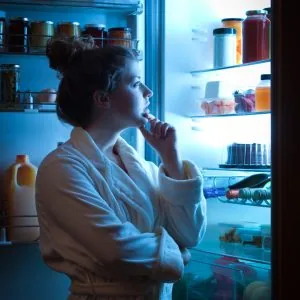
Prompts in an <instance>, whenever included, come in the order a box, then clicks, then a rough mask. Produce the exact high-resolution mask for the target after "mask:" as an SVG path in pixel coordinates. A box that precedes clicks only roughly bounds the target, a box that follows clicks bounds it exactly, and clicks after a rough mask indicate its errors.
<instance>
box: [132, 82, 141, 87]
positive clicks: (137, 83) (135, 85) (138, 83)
mask: <svg viewBox="0 0 300 300" xmlns="http://www.w3.org/2000/svg"><path fill="white" fill-rule="evenodd" d="M140 84H141V82H140V81H138V82H136V83H135V84H134V85H133V86H134V87H138V86H140Z"/></svg>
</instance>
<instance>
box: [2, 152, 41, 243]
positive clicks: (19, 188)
mask: <svg viewBox="0 0 300 300" xmlns="http://www.w3.org/2000/svg"><path fill="white" fill-rule="evenodd" d="M36 174H37V167H36V166H34V165H33V164H31V163H30V161H29V156H28V155H17V156H16V161H15V163H14V164H12V165H11V166H10V167H9V168H8V169H7V170H6V173H5V185H6V186H5V188H6V214H7V225H8V232H7V233H8V240H10V241H13V242H33V241H36V240H38V238H39V235H40V230H39V224H38V219H37V212H36V207H35V179H36Z"/></svg>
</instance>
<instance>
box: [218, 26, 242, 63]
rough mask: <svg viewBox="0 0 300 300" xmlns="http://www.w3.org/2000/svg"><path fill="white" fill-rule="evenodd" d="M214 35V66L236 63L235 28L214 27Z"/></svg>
mask: <svg viewBox="0 0 300 300" xmlns="http://www.w3.org/2000/svg"><path fill="white" fill-rule="evenodd" d="M213 35H214V68H222V67H228V66H233V65H235V64H236V29H235V28H216V29H214V31H213Z"/></svg>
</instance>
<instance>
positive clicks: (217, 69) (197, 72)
mask: <svg viewBox="0 0 300 300" xmlns="http://www.w3.org/2000/svg"><path fill="white" fill-rule="evenodd" d="M270 62H271V60H270V59H266V60H258V61H255V62H251V63H246V64H240V65H233V66H228V67H222V68H211V69H205V70H195V71H191V74H192V76H196V77H197V76H201V75H202V73H207V72H215V71H222V70H228V69H239V68H246V67H249V66H255V65H260V64H270Z"/></svg>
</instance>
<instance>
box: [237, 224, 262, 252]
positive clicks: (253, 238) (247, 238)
mask: <svg viewBox="0 0 300 300" xmlns="http://www.w3.org/2000/svg"><path fill="white" fill-rule="evenodd" d="M237 235H238V236H239V237H240V239H241V242H242V244H243V245H244V246H246V245H251V246H256V247H258V248H261V247H262V232H261V228H260V226H259V225H257V226H253V227H252V226H251V227H240V228H238V229H237Z"/></svg>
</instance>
